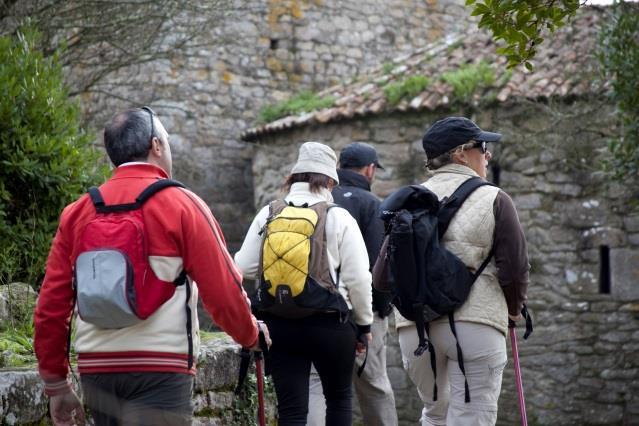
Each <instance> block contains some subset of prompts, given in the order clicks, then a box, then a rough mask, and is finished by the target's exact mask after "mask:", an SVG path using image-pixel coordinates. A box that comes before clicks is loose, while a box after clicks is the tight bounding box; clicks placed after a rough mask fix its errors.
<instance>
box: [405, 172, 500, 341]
mask: <svg viewBox="0 0 639 426" xmlns="http://www.w3.org/2000/svg"><path fill="white" fill-rule="evenodd" d="M473 176H477V174H476V173H475V172H474V171H473V170H471V169H470V168H468V167H465V166H462V165H458V164H449V165H447V166H444V167H442V168H440V169H439V170H437V171H436V172H435V174H434V176H433V177H431V178H430V179H429V180H427V181H426V182H425V183H424V184H423V185H424V186H425V187H426V188H428V189H430V190H431V191H433V192H434V193H435V194H437V195H438V196H439V198H440V199H442V198H443V197H447V196H449V195H451V194H452V193H453V192H454V191H455V189H457V187H459V185H461V184H462V183H463V182H464V181H466V179H469V178H471V177H473ZM498 192H499V188H497V187H493V186H482V187H480V188H479V189H477V190H476V191H475V192H473V193H472V194H471V195H470V196H469V197H468V198H467V199H466V201H465V202H464V204H463V205H462V207H461V208H460V209H459V211H458V212H457V214H456V215H455V217H454V218H453V220H452V221H451V223H450V225H449V227H448V231H446V234H444V237H443V238H442V241H443V244H444V245H445V246H446V248H447V249H448V250H450V251H451V252H452V253H454V254H455V255H457V256H458V257H459V258H460V259H461V260H462V261H463V262H464V263H465V264H466V265H468V266H470V267H471V270H476V269H477V268H479V266H480V265H481V263H482V262H483V261H484V259H485V258H486V257H487V256H488V253H489V252H490V248H491V246H492V244H493V233H494V230H495V215H494V213H493V204H494V202H495V197H497V193H498ZM455 320H456V321H469V322H476V323H480V324H486V325H489V326H491V327H495V328H496V329H497V330H499V331H501V332H502V333H503V334H504V335H506V333H507V331H508V308H507V306H506V299H505V297H504V293H503V292H502V290H501V287H500V286H499V283H498V282H497V277H496V268H495V261H494V260H492V261H491V262H490V263H489V264H488V266H486V269H484V271H483V272H482V274H481V275H480V276H479V277H478V278H477V280H476V281H475V284H473V286H472V288H471V290H470V295H469V296H468V299H467V300H466V302H465V303H464V304H463V305H462V306H461V307H460V308H459V309H457V310H456V311H455ZM395 321H396V324H397V327H398V328H399V327H403V326H406V325H411V324H413V323H412V322H410V321H408V320H406V319H405V318H403V317H402V316H401V315H399V312H397V311H395ZM437 321H447V319H446V318H442V319H439V320H437Z"/></svg>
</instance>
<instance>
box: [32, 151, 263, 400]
mask: <svg viewBox="0 0 639 426" xmlns="http://www.w3.org/2000/svg"><path fill="white" fill-rule="evenodd" d="M163 178H167V175H166V173H165V172H164V171H163V170H162V169H160V168H159V167H156V166H154V165H151V164H146V163H130V164H126V165H121V166H120V167H118V168H117V169H115V172H114V174H113V176H112V177H111V178H110V179H109V180H108V181H107V182H106V183H104V184H103V185H102V186H101V187H100V192H101V194H102V197H103V198H104V201H105V203H106V204H107V205H109V204H124V203H131V202H133V201H135V198H136V197H137V196H138V195H139V194H140V193H141V192H142V191H143V190H144V189H145V188H146V187H147V186H149V185H150V184H151V183H153V182H154V181H156V180H157V179H163ZM142 213H143V216H144V222H145V227H146V234H147V237H148V240H149V241H148V253H149V264H150V266H151V268H152V269H153V272H155V274H156V275H157V277H158V278H160V279H162V280H165V281H173V280H174V279H175V278H176V277H177V276H178V274H179V273H180V272H181V271H182V269H185V270H186V271H187V273H188V276H189V278H190V279H191V280H192V281H194V282H193V283H192V286H191V287H192V294H191V300H190V306H191V312H192V314H191V316H192V328H193V354H194V357H195V359H197V354H198V350H199V325H198V320H197V300H198V292H199V293H200V295H201V297H202V301H203V304H204V307H205V308H206V310H207V311H208V312H209V313H210V314H211V316H212V317H213V320H214V321H215V323H216V324H217V325H218V326H219V327H220V328H222V329H223V330H224V331H226V332H227V333H228V334H229V335H230V336H231V337H232V338H233V339H234V340H235V341H236V342H237V343H239V344H240V345H242V346H245V347H250V346H253V345H254V344H255V342H256V341H257V334H258V329H257V323H256V320H255V318H254V317H253V315H252V314H251V310H250V302H249V300H248V298H247V297H246V293H245V292H244V290H243V289H242V286H241V284H242V274H241V272H240V271H239V269H238V268H237V266H236V265H235V264H234V262H233V259H232V257H231V256H230V255H229V253H228V251H227V249H226V242H225V241H224V236H223V235H222V231H221V230H220V227H219V225H218V223H217V221H216V220H215V218H214V217H213V214H212V213H211V211H210V210H209V208H208V206H207V205H206V204H205V203H204V201H202V200H201V199H200V198H199V197H198V196H197V195H195V194H194V193H193V192H190V191H188V190H185V189H182V188H177V187H171V188H167V189H164V190H162V191H160V192H158V193H157V194H155V195H154V196H153V197H152V198H151V199H150V200H149V201H147V202H146V203H145V204H144V205H143V207H142ZM95 214H96V212H95V208H94V207H93V204H92V202H91V199H90V198H89V197H88V196H87V195H84V196H82V197H81V198H80V199H78V200H77V201H75V202H74V203H72V204H70V205H68V206H67V207H66V208H65V209H64V211H63V212H62V216H61V218H60V225H59V227H58V231H57V233H56V235H55V238H54V240H53V244H52V246H51V251H50V253H49V257H48V259H47V266H46V275H45V278H44V282H43V284H42V288H41V290H40V295H39V297H38V302H37V305H36V309H35V339H34V340H35V342H34V346H35V351H36V355H37V358H38V367H39V371H40V376H41V377H42V379H43V380H44V382H45V392H46V393H47V394H48V395H54V394H59V393H64V392H67V391H68V390H69V389H70V381H69V379H68V373H69V364H68V359H67V341H68V340H67V339H68V336H69V324H70V320H71V317H72V315H73V311H74V292H73V288H72V277H73V264H74V262H75V259H76V257H77V255H78V254H79V253H78V252H77V251H78V248H77V247H78V241H79V239H80V236H81V234H82V230H83V229H84V227H85V225H86V224H87V223H88V222H89V221H90V220H91V219H92V218H93V217H94V215H95ZM196 283H197V284H196ZM185 303H186V288H185V286H180V287H178V288H177V289H176V291H175V294H174V295H173V297H172V298H171V299H169V300H168V301H167V302H166V303H164V304H163V305H162V306H161V307H160V308H159V309H158V310H157V311H156V312H155V313H154V314H153V315H151V316H150V317H149V318H148V319H147V320H145V321H142V322H141V323H139V324H136V325H134V326H131V327H127V328H122V329H101V328H98V327H96V326H94V325H92V324H89V323H86V322H84V321H82V320H81V319H80V318H79V317H77V322H76V335H75V341H74V348H75V351H76V353H77V354H78V370H79V372H80V374H83V373H86V374H91V373H111V372H133V371H136V372H175V373H185V374H195V364H194V365H193V367H192V368H191V369H189V368H188V339H187V334H186V309H185Z"/></svg>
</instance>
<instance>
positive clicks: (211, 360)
mask: <svg viewBox="0 0 639 426" xmlns="http://www.w3.org/2000/svg"><path fill="white" fill-rule="evenodd" d="M239 350H240V347H239V345H237V344H236V343H234V342H233V341H232V340H231V338H230V337H228V336H226V335H224V334H221V335H220V336H218V337H215V338H213V339H211V340H209V341H205V342H202V344H201V346H200V355H199V357H198V372H197V375H196V376H195V389H196V391H205V390H206V391H210V390H223V389H230V388H232V387H233V386H234V385H235V384H236V382H237V374H238V371H239V367H240V356H239Z"/></svg>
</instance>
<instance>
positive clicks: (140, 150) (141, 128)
mask: <svg viewBox="0 0 639 426" xmlns="http://www.w3.org/2000/svg"><path fill="white" fill-rule="evenodd" d="M155 119H156V118H155V115H153V114H151V113H150V112H149V111H147V110H144V109H141V108H136V109H130V110H128V111H125V112H122V113H119V114H116V115H115V116H113V118H112V119H111V121H109V123H108V124H107V125H106V126H105V127H104V147H105V148H106V151H107V154H108V155H109V158H110V159H111V162H112V163H113V165H114V166H116V167H117V166H119V165H120V164H123V163H128V162H130V161H146V159H147V157H148V156H149V150H150V149H151V139H153V137H157V138H158V139H160V137H159V135H158V133H157V126H156V125H155V123H153V125H152V124H151V120H155Z"/></svg>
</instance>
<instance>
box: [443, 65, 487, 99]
mask: <svg viewBox="0 0 639 426" xmlns="http://www.w3.org/2000/svg"><path fill="white" fill-rule="evenodd" d="M442 80H444V81H445V82H446V83H448V84H450V85H451V86H452V87H453V93H454V95H455V97H456V98H457V99H458V100H460V101H462V102H467V103H470V102H472V100H473V96H474V95H475V93H476V92H477V90H478V89H480V88H486V87H490V86H492V85H493V84H495V70H493V69H492V68H491V67H490V65H488V64H487V63H486V62H483V61H482V62H480V63H478V64H468V65H463V66H461V67H459V68H458V69H456V70H455V71H449V72H446V73H444V74H443V75H442Z"/></svg>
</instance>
